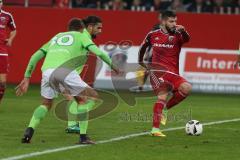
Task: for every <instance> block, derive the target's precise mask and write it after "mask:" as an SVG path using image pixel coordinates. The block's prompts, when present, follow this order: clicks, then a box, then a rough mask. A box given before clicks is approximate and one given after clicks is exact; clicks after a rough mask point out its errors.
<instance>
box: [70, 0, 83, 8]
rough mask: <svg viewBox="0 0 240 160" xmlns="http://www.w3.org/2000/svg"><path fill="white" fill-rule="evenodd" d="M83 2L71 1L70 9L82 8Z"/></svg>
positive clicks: (79, 0)
mask: <svg viewBox="0 0 240 160" xmlns="http://www.w3.org/2000/svg"><path fill="white" fill-rule="evenodd" d="M84 7H86V6H85V3H84V0H72V8H84Z"/></svg>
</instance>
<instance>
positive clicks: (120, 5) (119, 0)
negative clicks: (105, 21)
mask: <svg viewBox="0 0 240 160" xmlns="http://www.w3.org/2000/svg"><path fill="white" fill-rule="evenodd" d="M107 7H108V8H106V9H112V10H123V9H125V8H126V7H127V3H126V2H124V1H123V0H111V1H109V3H108V6H107Z"/></svg>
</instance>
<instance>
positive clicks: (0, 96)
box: [0, 85, 5, 102]
mask: <svg viewBox="0 0 240 160" xmlns="http://www.w3.org/2000/svg"><path fill="white" fill-rule="evenodd" d="M4 92H5V87H4V86H1V85H0V102H1V101H2V98H3V95H4Z"/></svg>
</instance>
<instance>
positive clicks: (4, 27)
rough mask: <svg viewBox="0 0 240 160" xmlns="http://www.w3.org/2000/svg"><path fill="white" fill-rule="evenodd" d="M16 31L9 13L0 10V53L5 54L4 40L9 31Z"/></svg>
mask: <svg viewBox="0 0 240 160" xmlns="http://www.w3.org/2000/svg"><path fill="white" fill-rule="evenodd" d="M15 29H16V25H15V22H14V20H13V16H12V15H11V14H10V13H9V12H5V11H3V10H0V53H1V54H3V53H4V54H6V53H7V46H6V39H8V36H9V30H10V31H14V30H15Z"/></svg>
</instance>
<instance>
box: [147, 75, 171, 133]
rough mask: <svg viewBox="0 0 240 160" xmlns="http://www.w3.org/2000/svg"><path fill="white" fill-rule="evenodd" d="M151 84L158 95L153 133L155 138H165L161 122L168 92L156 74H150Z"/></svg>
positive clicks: (154, 110)
mask: <svg viewBox="0 0 240 160" xmlns="http://www.w3.org/2000/svg"><path fill="white" fill-rule="evenodd" d="M150 82H151V85H152V88H153V90H154V92H155V94H157V97H158V99H157V102H156V103H155V104H154V106H153V122H152V131H151V134H152V135H153V136H160V137H165V135H164V134H163V133H162V132H161V131H160V120H161V116H162V111H163V108H164V107H165V105H166V100H167V97H168V90H167V88H166V87H164V86H165V85H162V84H160V82H159V78H158V77H157V76H156V75H155V74H150Z"/></svg>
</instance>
